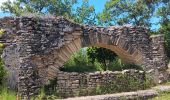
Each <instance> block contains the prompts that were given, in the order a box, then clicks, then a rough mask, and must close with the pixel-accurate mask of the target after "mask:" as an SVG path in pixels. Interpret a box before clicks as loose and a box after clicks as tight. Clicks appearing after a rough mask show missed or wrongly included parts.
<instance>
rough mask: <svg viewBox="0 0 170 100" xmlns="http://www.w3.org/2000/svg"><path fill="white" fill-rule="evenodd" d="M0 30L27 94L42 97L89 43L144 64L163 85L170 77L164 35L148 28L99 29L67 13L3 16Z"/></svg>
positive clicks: (21, 89) (0, 38)
mask: <svg viewBox="0 0 170 100" xmlns="http://www.w3.org/2000/svg"><path fill="white" fill-rule="evenodd" d="M0 29H2V30H4V34H2V35H1V36H0V42H1V43H3V44H4V45H5V48H4V51H3V56H2V59H3V60H4V62H5V66H6V67H7V69H8V70H9V71H11V72H12V71H15V72H16V73H17V74H16V76H15V77H16V78H17V79H16V81H17V84H18V85H17V86H18V91H19V93H20V94H21V95H22V96H23V97H27V98H29V97H30V96H32V95H36V94H37V93H38V92H39V88H40V87H41V86H43V85H44V84H47V83H48V81H49V80H51V79H54V78H55V77H57V74H56V73H57V72H58V69H59V68H60V67H62V65H63V64H64V62H65V61H67V60H68V59H69V57H70V56H71V55H72V54H73V53H74V52H75V51H77V50H79V49H80V48H83V47H88V46H99V47H103V48H107V49H110V50H112V51H114V52H115V53H116V54H117V55H118V56H119V57H120V58H122V59H123V60H124V61H127V62H130V63H134V64H138V65H141V66H142V67H143V69H144V70H145V71H147V73H148V74H149V75H150V76H151V77H152V78H154V80H155V82H157V83H158V82H159V81H160V82H162V81H163V80H166V79H167V76H166V69H167V62H166V54H165V52H164V40H163V36H156V37H155V38H150V36H149V35H148V31H149V30H148V29H146V28H144V27H140V26H110V27H99V26H88V25H80V24H77V23H73V22H71V21H69V20H67V19H65V18H63V17H48V18H47V17H45V18H44V17H35V16H22V17H4V18H1V19H0ZM155 48H156V49H155ZM159 62H161V63H159ZM160 65H161V66H160ZM9 77H13V76H12V74H11V76H9ZM162 77H164V78H162ZM9 79H10V78H9ZM11 79H15V78H11Z"/></svg>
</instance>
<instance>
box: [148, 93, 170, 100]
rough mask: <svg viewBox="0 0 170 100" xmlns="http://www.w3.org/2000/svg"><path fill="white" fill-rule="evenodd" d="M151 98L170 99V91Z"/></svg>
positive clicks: (156, 99)
mask: <svg viewBox="0 0 170 100" xmlns="http://www.w3.org/2000/svg"><path fill="white" fill-rule="evenodd" d="M151 100H170V92H163V93H160V94H159V96H158V97H155V98H153V99H151Z"/></svg>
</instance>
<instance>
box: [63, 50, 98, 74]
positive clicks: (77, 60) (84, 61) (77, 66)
mask: <svg viewBox="0 0 170 100" xmlns="http://www.w3.org/2000/svg"><path fill="white" fill-rule="evenodd" d="M99 66H100V65H99V64H98V63H93V64H92V63H90V62H89V61H88V58H87V55H86V48H85V49H81V50H80V51H78V52H77V53H75V54H73V56H72V57H71V58H70V59H69V60H68V61H67V62H66V63H65V64H64V67H63V68H61V69H60V70H61V71H67V72H90V71H99V70H101V68H100V67H99Z"/></svg>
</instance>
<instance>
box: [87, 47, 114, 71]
mask: <svg viewBox="0 0 170 100" xmlns="http://www.w3.org/2000/svg"><path fill="white" fill-rule="evenodd" d="M87 56H88V59H89V60H90V62H92V63H94V62H95V61H97V62H99V63H101V64H102V66H103V70H105V71H106V70H107V69H108V65H109V63H110V62H112V61H113V60H115V58H116V56H117V55H116V54H115V53H114V52H113V51H111V50H109V49H105V48H101V47H89V48H88V49H87Z"/></svg>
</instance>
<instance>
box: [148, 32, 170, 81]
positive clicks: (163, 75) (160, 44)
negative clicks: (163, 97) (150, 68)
mask: <svg viewBox="0 0 170 100" xmlns="http://www.w3.org/2000/svg"><path fill="white" fill-rule="evenodd" d="M151 40H152V49H153V50H152V53H153V65H154V66H155V67H156V69H157V73H158V74H159V76H158V78H159V83H162V82H163V81H165V80H167V78H168V72H167V71H166V70H167V69H168V66H167V64H168V62H167V56H166V53H165V48H164V36H163V35H154V36H151Z"/></svg>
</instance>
